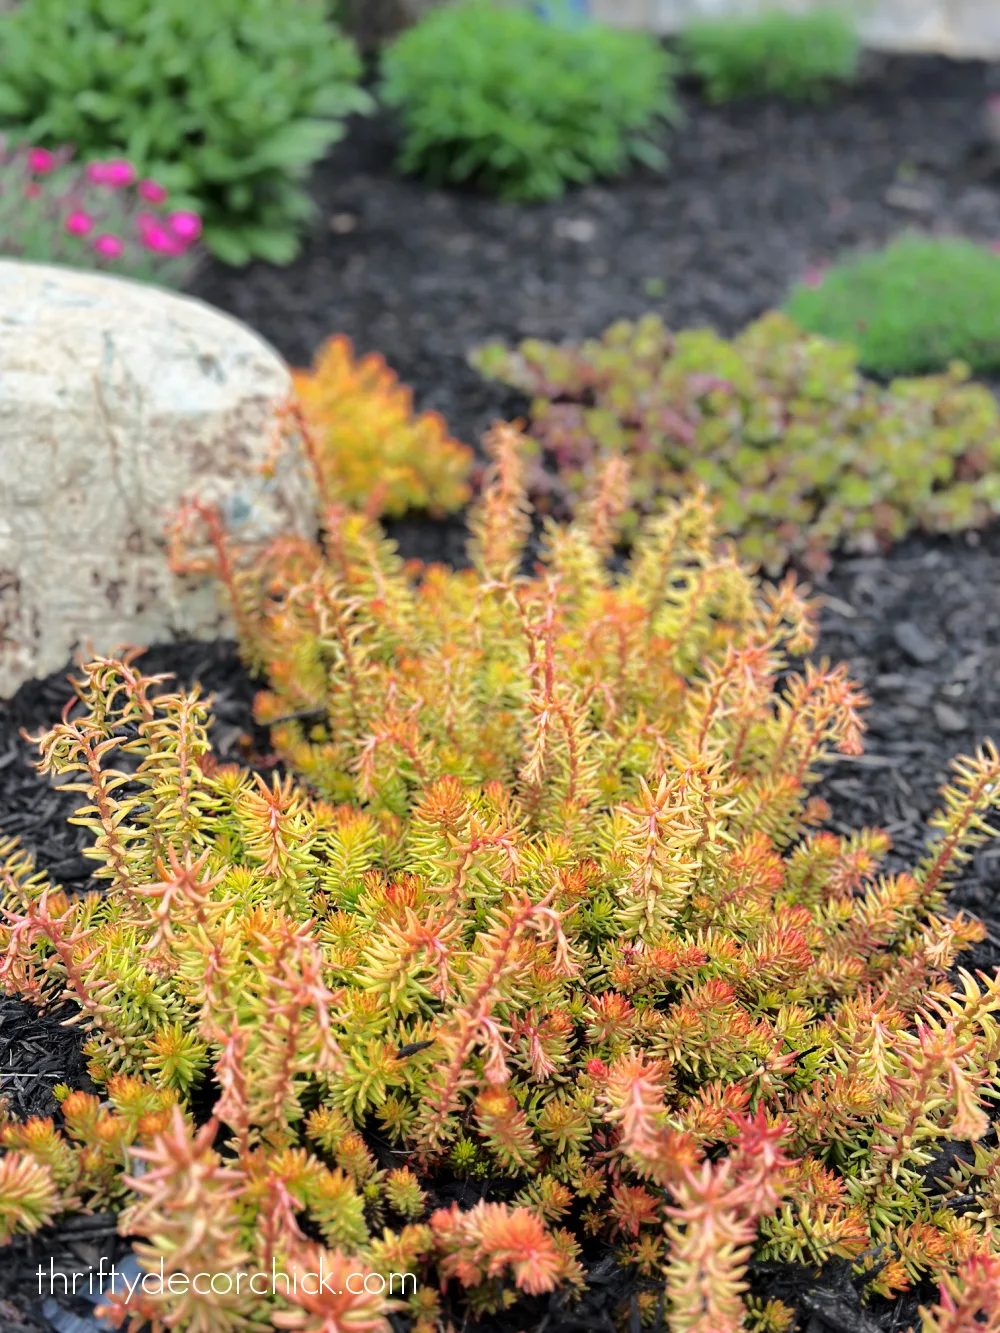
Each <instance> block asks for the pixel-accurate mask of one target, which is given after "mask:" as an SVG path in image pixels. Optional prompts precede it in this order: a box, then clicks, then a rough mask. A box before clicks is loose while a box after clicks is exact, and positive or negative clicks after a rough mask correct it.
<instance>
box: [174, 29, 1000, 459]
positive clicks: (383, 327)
mask: <svg viewBox="0 0 1000 1333" xmlns="http://www.w3.org/2000/svg"><path fill="white" fill-rule="evenodd" d="M991 89H992V90H996V89H1000V66H991V65H986V64H982V63H976V62H953V61H949V60H946V59H943V58H937V57H915V56H910V57H900V56H877V55H871V54H869V55H868V56H866V58H865V62H864V74H863V77H862V79H861V80H860V82H859V84H858V86H857V87H856V88H854V89H852V90H850V91H846V92H843V93H839V94H838V95H837V96H836V98H835V99H834V100H833V101H832V102H831V103H830V104H829V105H825V106H823V105H820V106H815V107H813V106H808V105H805V106H802V105H792V104H787V103H782V102H778V101H773V100H761V101H754V102H746V103H737V104H731V105H723V106H719V107H708V106H706V105H705V104H703V103H702V102H700V101H699V100H698V98H697V96H696V95H695V94H694V92H692V91H690V90H688V91H686V92H684V93H683V94H682V97H681V101H682V105H683V110H684V115H685V118H686V121H685V124H684V125H683V126H682V127H681V128H680V129H679V130H678V131H677V132H676V133H675V134H674V135H673V136H672V139H671V145H670V159H671V160H670V167H669V169H668V171H667V173H666V174H665V175H662V176H661V175H656V174H654V173H652V172H649V171H647V170H644V169H637V170H636V171H635V172H634V173H633V174H632V175H630V176H629V177H628V178H626V179H624V180H622V181H617V182H608V183H603V184H599V185H595V186H592V187H590V188H587V189H583V190H578V191H571V192H570V193H568V194H567V195H566V196H565V198H564V199H562V200H560V201H557V202H554V203H546V204H532V205H522V204H506V203H499V202H497V201H496V200H493V199H489V198H485V197H482V196H478V195H476V194H473V193H471V192H470V193H461V192H458V191H453V190H438V189H433V188H430V187H428V186H427V185H425V184H423V183H422V182H420V181H416V180H408V179H404V178H401V177H399V176H398V175H396V174H395V173H394V171H393V167H392V163H393V156H394V152H395V146H396V138H395V135H394V131H393V125H392V121H391V118H390V117H388V116H385V115H380V116H378V117H376V118H374V119H371V120H366V119H355V120H354V121H353V122H352V123H351V125H350V128H349V132H348V135H347V138H346V139H345V140H344V142H343V143H342V144H340V145H339V146H338V147H337V148H336V149H335V150H334V151H333V152H332V153H331V155H330V156H329V157H328V158H327V159H326V161H325V162H323V163H322V164H321V166H320V167H319V168H318V169H317V171H316V174H315V177H314V180H313V185H312V193H313V196H314V198H315V200H316V202H317V204H318V207H319V218H318V221H317V224H316V228H315V232H314V234H313V236H312V237H311V238H310V239H309V240H308V241H307V243H306V245H305V246H304V249H303V253H302V256H301V257H300V258H299V259H298V260H297V261H296V262H295V263H294V264H292V265H291V266H290V267H289V268H287V269H278V268H273V267H271V266H269V265H266V264H254V265H252V266H251V267H250V268H248V269H246V270H244V271H236V270H231V269H224V268H222V267H221V266H215V265H213V266H210V267H209V268H208V269H206V270H205V271H204V272H203V273H202V274H201V275H200V276H199V277H198V278H197V279H196V281H195V284H194V287H193V292H194V294H195V295H197V296H200V297H202V298H203V299H204V300H206V301H209V302H211V303H212V304H213V305H216V306H219V307H220V308H221V309H223V310H226V311H228V312H230V313H231V314H233V315H236V316H238V317H239V318H240V319H243V320H245V321H246V322H247V323H248V324H250V325H251V326H252V327H253V328H255V329H257V331H258V332H260V333H261V334H263V335H264V336H265V337H266V338H268V339H269V340H270V341H271V342H272V343H273V345H274V346H275V347H276V348H277V349H278V351H279V352H281V354H282V355H283V356H285V357H286V358H287V359H288V360H289V361H290V362H291V363H292V364H293V365H307V364H308V363H309V361H310V360H311V358H312V354H313V352H314V350H315V348H316V346H317V345H318V344H319V343H320V342H321V341H322V340H323V339H324V338H326V337H328V336H329V335H330V334H331V333H334V332H340V333H346V334H347V335H348V336H349V337H350V338H352V339H353V340H354V342H355V344H356V347H357V349H358V350H359V351H369V350H376V351H379V352H381V353H382V354H383V355H384V356H385V358H386V360H387V361H388V362H389V364H390V365H391V366H392V367H393V368H394V369H395V370H396V371H397V372H398V373H399V375H400V377H401V378H402V379H403V380H404V381H405V382H406V383H408V384H411V385H412V386H413V388H414V391H415V395H416V401H417V405H418V406H419V407H421V408H436V409H437V410H439V411H441V412H443V413H444V415H445V417H446V418H447V420H448V423H449V425H450V427H451V429H452V431H453V432H454V433H455V434H456V435H457V436H458V437H459V438H460V439H464V440H466V441H467V442H468V443H470V444H474V443H476V442H477V441H478V438H479V436H480V434H481V433H482V431H483V430H484V429H485V428H486V427H487V426H488V425H489V424H490V422H491V420H492V419H493V418H494V417H496V416H498V415H499V416H506V415H509V414H510V413H511V412H513V411H517V410H518V409H520V410H523V408H524V400H523V399H520V398H518V397H517V395H514V394H511V393H510V392H509V391H506V390H504V389H503V388H501V387H499V386H497V385H489V384H484V383H483V381H482V380H481V379H480V377H479V375H478V373H477V372H476V371H474V370H472V369H471V368H470V367H469V366H468V365H467V364H466V360H465V358H466V354H467V353H468V351H469V349H470V348H471V347H473V346H475V345H476V344H478V343H481V342H484V341H486V340H488V339H493V338H500V339H503V340H506V341H516V340H517V339H519V338H523V337H541V338H553V339H562V338H572V339H577V338H580V337H589V336H593V335H596V334H598V333H600V332H601V331H602V330H603V329H605V328H606V327H607V326H608V325H609V324H611V323H612V322H613V321H615V320H617V319H626V318H627V319H631V318H635V317H636V316H638V315H640V314H642V313H643V312H645V311H648V310H653V311H656V312H657V313H660V314H662V315H663V316H664V317H665V319H666V320H667V322H668V324H670V325H671V326H672V327H674V328H683V327H691V326H696V325H703V324H711V325H714V326H715V327H716V328H717V329H718V330H719V331H720V332H721V333H723V334H726V335H732V334H734V333H736V332H738V330H739V329H741V328H742V327H743V326H744V325H745V324H747V323H748V322H749V321H750V320H752V319H754V318H755V317H757V316H758V315H760V314H761V313H762V312H763V311H765V310H767V309H769V308H771V307H772V306H774V305H776V304H778V303H780V302H781V301H782V300H783V299H784V297H785V295H786V294H787V292H788V289H789V287H790V285H791V284H792V283H793V282H794V281H795V280H796V279H797V278H798V277H799V275H800V274H801V273H802V271H803V270H804V269H805V268H807V267H809V266H811V265H815V264H817V263H820V262H822V261H823V260H825V259H832V258H833V257H834V255H836V254H837V253H839V252H842V251H843V250H846V249H849V248H851V247H853V246H860V245H866V246H868V245H870V246H875V245H880V244H882V243H884V242H885V241H887V240H888V239H890V238H891V237H892V236H894V235H896V234H897V233H898V232H899V231H901V230H903V229H904V228H906V227H908V226H918V227H921V228H924V229H928V230H930V229H942V230H943V229H950V230H952V231H955V232H957V233H960V234H963V235H966V236H968V237H970V238H972V239H976V240H981V241H984V242H992V241H997V240H1000V150H998V151H997V156H996V157H995V158H991V157H990V155H989V154H988V153H986V152H984V151H983V148H982V145H981V143H980V140H981V133H982V131H981V115H982V104H983V98H984V96H985V95H986V93H987V92H988V91H990V90H991ZM661 292H662V294H658V293H661Z"/></svg>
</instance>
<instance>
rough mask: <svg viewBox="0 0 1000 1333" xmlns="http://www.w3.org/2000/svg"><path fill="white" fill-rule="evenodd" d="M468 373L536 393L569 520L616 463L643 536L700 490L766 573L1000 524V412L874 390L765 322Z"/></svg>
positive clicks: (927, 383)
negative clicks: (675, 503)
mask: <svg viewBox="0 0 1000 1333" xmlns="http://www.w3.org/2000/svg"><path fill="white" fill-rule="evenodd" d="M472 359H473V362H474V364H475V365H476V366H477V367H478V368H479V369H480V370H481V371H482V372H483V373H484V374H486V375H488V376H489V377H491V378H494V379H499V380H503V381H504V382H505V383H508V384H512V385H514V386H516V387H517V388H520V389H522V390H524V391H525V392H527V393H530V394H534V395H535V401H534V402H533V404H532V407H531V416H532V424H531V434H532V435H533V436H534V438H535V440H536V441H537V442H538V445H539V446H540V449H541V450H542V452H543V456H547V457H548V458H549V459H550V460H552V461H554V462H555V464H556V468H557V470H558V477H557V478H553V476H552V471H551V469H545V468H542V467H538V468H537V470H536V476H535V480H534V486H535V489H536V491H541V490H544V489H548V490H549V491H550V492H552V490H553V488H555V493H554V495H551V496H550V504H552V505H553V506H554V507H555V508H563V507H566V506H567V505H569V506H572V505H574V504H575V501H576V498H577V497H578V496H579V494H580V493H581V492H582V490H583V489H584V488H585V486H586V484H587V482H588V479H589V477H590V476H591V475H592V473H593V471H594V470H595V468H598V467H600V466H601V464H602V461H603V459H604V458H605V456H606V455H607V454H608V453H623V454H625V455H626V457H627V458H628V460H629V465H630V470H631V474H632V482H631V486H632V502H633V506H634V511H633V524H634V522H635V517H636V515H637V513H641V512H643V511H646V510H649V509H652V508H655V506H656V503H657V497H658V496H660V495H663V494H664V493H665V494H667V495H671V494H674V495H681V494H683V493H684V492H685V491H686V490H687V489H689V488H690V486H691V485H692V483H701V484H702V485H704V486H705V487H707V489H708V492H709V494H710V495H711V496H712V498H713V499H714V500H715V501H716V503H717V505H718V509H719V518H720V522H721V525H722V528H723V530H724V531H726V532H728V533H731V534H732V535H733V536H735V537H736V538H738V540H739V545H740V548H741V551H742V554H743V555H744V556H745V557H747V558H748V559H751V560H754V561H758V562H760V563H761V564H763V565H764V566H765V567H766V568H767V569H769V570H771V571H772V572H773V571H777V570H779V569H781V568H782V567H783V566H784V565H785V564H786V562H787V561H788V560H789V558H790V557H793V558H795V559H797V560H798V561H800V562H801V563H803V564H804V565H806V566H807V567H808V568H811V569H813V570H815V571H818V572H822V571H823V570H824V569H825V568H826V567H827V566H828V564H829V556H828V552H829V551H830V550H832V549H834V548H835V547H838V546H846V547H848V548H849V549H861V550H866V549H871V548H873V547H874V546H875V545H876V544H877V543H885V542H889V541H897V540H898V539H899V538H901V537H902V536H903V535H904V534H905V533H906V532H907V531H908V530H910V529H911V528H913V527H915V526H917V525H920V526H923V527H925V528H927V529H929V530H931V531H938V532H942V531H952V530H956V529H961V528H967V527H971V526H976V525H980V524H982V523H985V522H986V521H987V520H988V519H989V518H990V517H992V516H993V515H994V514H995V513H996V512H997V510H998V509H1000V414H998V410H997V405H996V402H995V400H994V398H993V395H992V394H991V393H990V392H989V390H988V389H986V388H984V387H982V386H980V385H970V384H967V383H965V378H966V372H965V371H964V369H962V368H961V367H958V366H956V367H953V368H952V370H950V371H949V372H948V373H947V374H945V375H941V376H937V377H928V378H924V379H910V380H897V381H896V382H894V383H893V384H890V385H889V386H888V387H883V386H880V385H878V384H873V383H871V382H870V381H867V380H865V379H864V378H863V377H862V376H861V375H860V374H859V372H858V369H857V357H856V354H855V352H854V349H853V348H852V347H851V346H850V345H849V344H847V343H835V342H829V341H827V340H826V339H824V338H820V337H817V336H814V335H803V334H802V333H801V332H800V330H799V329H798V328H796V326H795V325H794V324H793V323H792V322H791V321H790V320H789V319H788V318H787V317H786V316H784V315H780V314H771V315H768V316H766V317H765V318H764V319H762V320H759V321H758V322H757V323H756V324H752V325H750V327H749V328H747V329H746V330H745V331H744V332H743V333H742V334H741V335H740V337H739V338H737V339H736V340H735V341H733V342H726V341H725V340H724V339H722V338H720V337H718V336H717V335H716V334H714V333H712V332H711V331H709V330H707V329H697V330H689V331H687V332H684V333H679V334H676V335H674V334H672V333H670V332H669V331H668V330H667V329H665V328H664V326H663V324H662V323H661V322H660V320H658V319H656V318H654V317H652V316H649V317H647V318H645V319H643V320H640V321H639V322H638V323H637V324H629V323H625V322H622V323H620V324H616V325H614V326H613V327H612V328H611V329H609V330H608V331H607V333H606V334H605V335H604V337H603V338H602V339H600V340H593V341H589V342H585V343H583V344H582V345H580V346H569V347H556V346H553V345H552V344H547V343H543V342H539V341H537V340H534V339H529V340H528V341H527V342H524V343H522V344H521V347H520V348H519V350H518V351H517V352H510V351H508V350H507V349H506V348H504V347H502V346H492V347H485V348H481V349H480V350H479V351H478V352H475V353H474V354H473V358H472Z"/></svg>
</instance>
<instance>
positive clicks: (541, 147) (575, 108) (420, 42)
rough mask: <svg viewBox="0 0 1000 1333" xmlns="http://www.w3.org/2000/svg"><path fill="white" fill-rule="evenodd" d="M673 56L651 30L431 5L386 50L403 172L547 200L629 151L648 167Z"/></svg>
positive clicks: (480, 3) (664, 116)
mask: <svg viewBox="0 0 1000 1333" xmlns="http://www.w3.org/2000/svg"><path fill="white" fill-rule="evenodd" d="M672 68H673V62H672V60H671V58H670V57H669V56H668V54H667V53H666V52H665V51H664V50H663V49H662V48H661V47H660V45H659V44H658V43H657V42H655V41H654V40H653V39H652V38H651V37H648V36H646V35H645V34H642V33H635V32H623V31H617V30H614V29H611V28H606V27H603V26H600V25H598V24H596V23H584V24H570V23H563V22H555V21H546V19H544V18H542V17H541V16H540V15H539V14H536V13H533V12H532V11H531V10H530V9H526V8H523V7H520V6H516V5H515V6H508V7H504V6H498V5H494V4H490V3H485V2H484V0H468V2H467V3H466V2H462V3H458V4H454V5H446V6H444V7H442V8H440V9H436V10H432V11H431V12H430V13H428V14H427V15H426V17H424V18H423V19H422V20H421V21H420V22H419V23H418V24H416V26H415V27H413V28H411V29H410V30H409V31H408V32H405V33H404V34H403V35H402V36H401V37H400V38H398V39H397V41H396V42H394V43H393V45H392V46H391V47H390V48H389V49H388V50H387V52H386V53H385V56H384V58H383V65H382V74H383V78H382V85H381V97H382V100H383V101H384V102H386V103H387V104H388V105H389V106H392V107H395V108H397V109H398V111H399V115H400V119H401V121H402V127H403V147H402V152H401V154H400V158H399V162H400V166H401V168H402V169H403V170H404V171H408V172H417V173H420V174H422V175H424V176H426V177H427V178H428V179H429V180H431V181H433V182H435V183H436V184H462V183H465V182H469V183H471V184H475V185H477V186H480V187H482V188H484V189H487V190H490V191H493V192H496V193H498V194H500V195H501V196H503V197H504V198H508V199H550V198H555V197H557V196H558V195H560V194H562V193H563V191H564V189H565V188H566V186H567V185H570V184H582V183H585V182H587V181H589V180H591V179H593V178H594V177H595V176H612V175H616V174H618V173H620V172H621V171H623V170H624V169H625V168H626V167H627V165H628V163H629V161H630V159H632V158H637V159H639V160H641V161H644V162H646V163H648V164H650V165H656V166H659V165H661V164H662V162H663V154H662V151H661V150H660V148H659V147H658V146H657V144H656V143H655V138H656V134H657V131H658V129H659V128H660V126H661V124H662V122H664V121H669V120H673V119H675V118H676V114H677V112H676V104H675V102H674V98H673V93H672V79H671V71H672Z"/></svg>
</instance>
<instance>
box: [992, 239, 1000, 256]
mask: <svg viewBox="0 0 1000 1333" xmlns="http://www.w3.org/2000/svg"><path fill="white" fill-rule="evenodd" d="M990 249H991V250H992V251H993V253H994V254H995V255H1000V241H991V242H990Z"/></svg>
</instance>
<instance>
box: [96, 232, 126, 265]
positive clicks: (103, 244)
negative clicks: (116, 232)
mask: <svg viewBox="0 0 1000 1333" xmlns="http://www.w3.org/2000/svg"><path fill="white" fill-rule="evenodd" d="M93 245H94V249H95V250H96V251H97V253H98V254H99V255H103V257H104V258H105V259H121V257H122V255H123V254H124V253H125V246H124V244H123V242H122V239H121V237H120V236H112V235H111V233H110V232H107V231H105V232H102V233H101V234H100V236H95V237H94V241H93Z"/></svg>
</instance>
